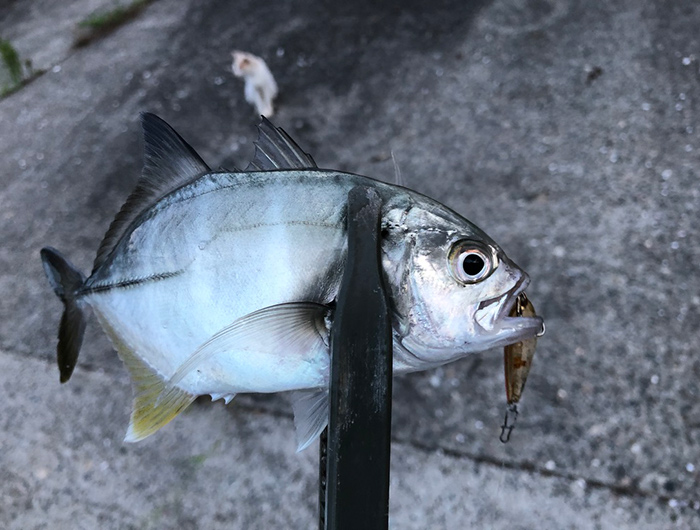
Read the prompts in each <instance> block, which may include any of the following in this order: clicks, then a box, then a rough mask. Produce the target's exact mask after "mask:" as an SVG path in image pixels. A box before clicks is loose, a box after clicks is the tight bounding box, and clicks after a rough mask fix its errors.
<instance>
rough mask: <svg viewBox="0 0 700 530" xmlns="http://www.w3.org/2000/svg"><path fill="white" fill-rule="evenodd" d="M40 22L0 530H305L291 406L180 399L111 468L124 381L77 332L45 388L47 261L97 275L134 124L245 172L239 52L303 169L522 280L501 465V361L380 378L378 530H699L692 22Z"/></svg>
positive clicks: (2, 175) (8, 296)
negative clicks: (524, 346) (356, 180)
mask: <svg viewBox="0 0 700 530" xmlns="http://www.w3.org/2000/svg"><path fill="white" fill-rule="evenodd" d="M54 4H55V3H54V2H49V1H48V0H46V1H36V2H28V0H14V1H12V2H6V3H5V4H3V5H2V6H0V37H2V38H4V39H7V40H10V41H11V42H12V43H13V44H14V45H15V46H16V48H17V50H18V52H19V54H20V56H21V57H22V58H30V59H32V62H33V64H34V65H35V66H36V67H37V68H42V69H45V70H46V73H44V74H43V75H40V76H38V77H37V78H36V79H34V80H33V81H32V82H30V83H28V84H27V85H25V86H24V87H23V88H22V89H21V90H19V91H17V92H15V93H14V94H12V95H10V96H8V97H6V98H4V99H2V100H0V140H1V141H0V179H2V180H1V182H2V184H3V186H2V187H1V189H0V238H1V239H0V241H1V242H2V246H1V247H0V248H1V250H0V293H2V297H1V298H0V365H1V366H2V368H1V369H0V399H2V401H3V403H4V404H5V406H4V407H3V411H2V412H1V413H0V422H1V424H2V426H3V428H2V430H0V527H3V528H4V527H7V528H22V529H25V528H27V529H28V528H48V527H51V528H312V527H314V524H315V522H314V516H315V510H316V507H315V502H316V478H317V477H316V453H315V449H314V448H312V449H309V450H307V451H306V452H304V453H301V454H299V455H297V454H295V453H294V447H293V436H292V423H291V416H290V412H289V407H288V405H287V403H286V401H285V399H284V398H283V397H277V396H273V397H269V396H259V397H242V398H240V399H239V398H236V400H234V402H233V403H231V405H229V406H228V407H224V406H222V405H221V404H220V403H215V404H210V403H208V402H207V401H206V400H202V401H198V402H197V403H196V404H195V405H194V406H193V407H192V408H191V410H189V411H188V412H187V413H186V414H184V415H183V416H182V417H179V418H177V419H176V420H175V421H173V422H172V423H171V424H170V425H169V426H167V427H166V428H164V429H163V430H162V431H160V432H159V433H157V434H156V435H154V436H153V437H151V438H149V439H148V440H146V441H144V442H142V443H139V444H136V445H127V444H123V442H122V441H121V440H122V438H123V435H124V432H125V429H126V424H127V418H128V411H129V405H130V395H129V390H128V377H127V375H126V373H125V371H124V369H123V367H122V366H121V363H120V362H119V361H118V359H117V357H116V355H115V354H114V353H113V351H112V349H111V347H110V346H109V344H108V343H107V341H106V339H105V338H104V337H103V335H102V333H101V331H100V330H99V326H98V325H97V323H96V322H95V321H91V323H90V328H89V330H88V335H87V337H86V343H85V345H84V347H83V353H82V357H81V359H80V362H79V367H78V369H77V370H76V373H75V374H74V376H73V378H72V380H71V381H70V383H69V384H67V385H60V384H59V382H58V371H57V369H56V367H55V359H54V355H55V354H54V349H55V333H56V329H57V324H58V320H59V318H60V311H61V307H60V303H59V301H58V300H57V299H55V297H54V295H53V294H52V293H51V291H50V289H49V287H48V284H47V282H46V280H45V278H44V276H43V272H42V270H41V266H40V261H39V257H38V251H39V249H40V248H41V247H42V246H45V245H47V244H50V245H52V246H55V247H56V248H58V249H60V250H61V251H62V252H63V253H65V254H66V255H67V256H69V257H70V258H71V260H72V261H73V262H74V263H75V264H76V265H78V266H79V267H80V268H82V269H83V270H86V271H87V270H88V269H89V268H90V265H91V263H92V260H93V258H94V253H95V251H96V249H97V246H98V244H99V241H100V240H101V238H102V236H103V234H104V232H105V231H106V229H107V227H108V225H109V222H110V221H111V219H112V217H113V216H114V214H115V213H116V211H117V210H118V209H119V207H120V206H121V204H122V202H123V201H124V199H125V198H126V196H127V195H128V193H129V191H130V190H131V188H132V187H133V185H134V183H135V181H136V179H137V177H138V174H139V171H140V164H141V149H142V147H141V139H140V131H139V125H138V113H139V112H141V111H146V110H148V111H152V112H155V113H157V114H159V115H161V116H162V117H163V118H164V119H166V120H167V121H168V122H170V123H171V124H172V125H173V126H174V127H175V128H176V129H177V130H178V131H179V132H180V133H181V134H182V135H183V136H184V137H185V138H186V139H187V140H188V141H189V142H190V143H191V144H192V145H193V146H194V147H195V149H197V150H198V151H199V152H200V154H201V155H202V157H203V158H204V159H205V160H206V161H207V162H208V163H209V165H210V166H214V167H215V166H217V165H224V166H227V165H239V166H245V164H246V161H247V159H249V158H250V156H251V154H252V139H253V138H254V124H255V123H256V118H255V115H254V112H253V109H252V107H250V106H249V105H248V104H246V103H245V101H244V100H243V90H242V83H240V82H239V80H237V79H235V78H233V76H232V74H231V73H230V70H229V58H230V56H229V52H230V50H231V49H233V48H239V49H244V50H249V51H252V52H254V53H256V54H258V55H261V56H263V57H264V58H265V59H266V60H267V61H268V64H269V65H270V68H271V70H272V71H273V73H274V74H275V76H276V78H277V81H278V84H279V85H280V94H281V95H280V98H279V101H278V103H279V105H278V107H279V112H278V113H277V115H276V116H275V118H274V121H275V123H276V124H277V125H280V126H282V127H284V128H285V129H286V130H287V131H288V132H289V133H290V134H292V136H294V137H295V138H296V139H297V141H298V142H299V143H300V144H301V145H302V146H303V147H304V148H305V149H306V150H307V151H309V152H310V153H312V154H313V155H314V157H315V159H316V161H317V162H318V163H319V165H320V166H322V167H332V168H337V169H342V170H349V171H353V172H357V173H361V174H366V175H369V176H374V177H377V178H382V179H387V180H390V179H392V178H393V167H392V162H391V156H390V153H391V152H392V151H393V153H394V155H395V157H396V159H397V161H398V163H399V165H400V168H401V172H402V174H403V176H404V178H405V180H406V181H407V184H408V185H409V186H410V187H413V188H415V189H417V190H419V191H421V192H424V193H426V194H428V195H430V196H432V197H434V198H436V199H438V200H441V201H443V202H445V203H446V204H448V205H449V206H451V207H453V208H454V209H456V210H457V211H459V212H460V213H463V214H464V215H466V216H467V217H468V218H469V219H471V220H472V221H474V222H476V223H477V224H478V225H479V226H481V227H482V228H484V229H485V230H486V231H487V232H488V233H489V234H490V235H491V236H492V237H493V238H494V239H495V240H496V241H498V242H499V243H500V244H501V246H503V247H504V249H505V250H506V252H507V253H508V254H509V256H510V257H512V258H513V259H514V260H515V261H516V262H517V263H519V264H520V265H522V266H523V267H524V268H525V269H526V270H527V271H528V272H529V274H530V276H531V277H532V286H531V288H530V289H529V290H528V293H529V294H530V298H531V299H532V300H533V302H534V304H535V306H536V307H537V309H538V312H539V313H541V314H542V315H543V316H544V317H545V319H546V321H547V330H548V331H547V335H546V336H545V338H543V339H542V340H541V341H540V344H539V346H538V352H537V356H536V358H535V364H534V368H533V372H532V373H531V375H530V379H529V380H528V388H527V390H526V393H525V397H524V398H523V405H522V413H521V416H520V418H519V423H518V426H517V427H516V430H515V431H514V432H513V436H512V440H511V442H510V443H509V444H507V445H502V444H500V442H499V441H498V433H499V425H500V423H501V421H502V413H503V408H504V395H503V380H502V379H503V375H502V357H501V353H500V352H498V351H492V352H488V353H485V354H483V355H479V356H474V357H472V358H469V359H465V360H463V361H460V362H457V363H454V364H452V365H448V366H445V367H444V368H441V369H438V370H434V371H430V372H426V373H423V374H413V375H411V376H408V377H403V378H399V379H397V380H396V382H395V387H394V419H395V421H394V431H393V432H394V440H395V441H394V444H393V461H392V477H393V478H392V488H393V489H392V505H391V520H392V526H393V527H395V528H416V529H419V528H509V529H514V528H523V529H526V528H527V529H529V528H552V529H560V528H576V529H578V528H654V529H656V528H698V527H700V494H699V493H698V491H700V451H699V445H700V396H699V391H698V384H697V381H698V378H699V377H700V358H699V357H698V355H697V353H696V349H695V347H694V346H695V345H696V343H697V342H698V340H699V339H700V319H699V318H698V309H699V308H700V282H699V281H698V273H697V271H698V267H697V264H698V263H700V240H699V237H698V233H697V229H695V230H694V228H696V227H697V224H698V209H699V208H700V184H699V183H698V179H697V168H698V167H700V165H699V162H700V160H699V159H700V142H699V141H698V135H699V134H700V130H699V129H698V127H700V124H698V117H699V116H700V114H699V110H698V102H699V99H700V37H698V32H697V27H699V25H700V6H699V5H697V4H696V3H691V2H681V1H678V2H653V1H651V0H616V1H613V2H605V3H603V2H600V3H588V2H587V3H583V2H575V1H573V0H558V1H554V0H539V1H535V0H531V1H523V0H503V1H493V2H490V1H481V2H456V1H447V0H445V1H438V2H431V3H430V5H429V7H428V6H425V5H424V4H425V3H424V2H418V1H415V2H414V1H411V2H405V3H403V4H402V8H401V9H398V8H396V9H394V8H389V7H376V6H375V7H370V5H369V4H366V3H363V2H360V3H353V4H351V3H348V4H347V5H331V4H327V3H307V4H299V3H293V2H279V3H275V4H269V3H261V2H237V3H232V2H226V1H224V0H209V1H206V2H195V1H194V0H190V1H179V2H178V1H175V0H158V1H156V2H154V3H153V4H152V5H150V6H149V7H148V8H146V9H145V10H144V11H143V12H142V13H141V14H140V15H139V16H138V17H136V18H135V19H134V20H132V21H130V22H129V23H127V24H125V25H124V26H122V27H120V28H119V29H117V30H116V31H115V32H113V33H111V34H109V35H106V36H105V37H104V38H101V39H99V40H95V41H94V42H92V43H90V44H89V45H88V46H86V47H83V48H80V49H74V48H72V47H71V43H72V42H74V39H75V38H76V34H77V33H76V31H77V30H76V26H77V24H78V22H79V21H80V20H81V19H82V17H83V16H84V15H87V14H89V13H90V11H91V10H93V9H96V8H97V7H99V6H112V5H115V4H116V2H114V1H109V0H101V1H97V0H72V1H67V2H63V3H61V8H58V7H56V6H55V5H54ZM234 4H235V5H234ZM29 5H31V6H32V8H31V9H30V8H28V6H29Z"/></svg>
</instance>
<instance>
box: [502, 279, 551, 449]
mask: <svg viewBox="0 0 700 530" xmlns="http://www.w3.org/2000/svg"><path fill="white" fill-rule="evenodd" d="M510 316H511V317H523V316H524V317H535V316H537V313H536V312H535V306H533V305H532V302H530V299H529V298H528V297H527V295H526V294H525V292H524V291H523V292H521V293H520V294H519V295H518V298H517V301H516V302H515V305H513V307H512V309H511V310H510ZM544 330H545V328H544V323H543V325H542V329H541V330H540V332H539V333H537V334H536V335H535V336H534V337H530V338H526V339H523V340H521V341H518V342H515V343H513V344H509V345H507V346H505V347H504V348H503V367H504V371H505V382H506V402H507V408H506V415H505V419H504V420H503V425H502V426H501V435H500V440H501V442H503V443H508V440H510V434H511V432H512V431H513V428H514V427H515V421H516V420H517V418H518V403H519V402H520V398H521V397H522V395H523V392H524V390H525V382H526V381H527V376H528V374H529V373H530V369H531V368H532V360H533V359H534V357H535V349H536V347H537V339H538V338H539V337H541V336H542V335H544Z"/></svg>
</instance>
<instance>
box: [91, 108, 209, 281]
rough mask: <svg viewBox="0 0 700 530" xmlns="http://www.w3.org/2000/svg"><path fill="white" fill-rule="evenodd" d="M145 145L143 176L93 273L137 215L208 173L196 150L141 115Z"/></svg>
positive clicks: (169, 129)
mask: <svg viewBox="0 0 700 530" xmlns="http://www.w3.org/2000/svg"><path fill="white" fill-rule="evenodd" d="M141 125H142V126H143V135H144V141H145V157H144V165H143V172H142V174H141V178H140V179H139V181H138V184H137V185H136V188H135V189H134V191H133V192H131V195H129V198H128V199H127V200H126V202H125V203H124V206H122V209H121V210H120V211H119V213H118V214H117V216H116V217H115V218H114V221H112V224H111V225H110V227H109V230H107V234H106V235H105V237H104V239H103V240H102V243H101V244H100V248H99V249H98V251H97V257H96V258H95V264H94V267H93V271H94V270H97V269H98V268H99V267H100V265H102V264H103V263H104V262H105V261H106V259H107V257H108V256H109V254H110V253H111V252H112V250H114V248H115V247H116V246H117V244H118V243H119V241H120V240H121V238H122V236H123V235H124V233H125V232H126V231H127V230H128V228H129V226H130V225H131V223H132V222H133V221H134V219H136V218H137V217H138V215H139V214H140V213H141V212H143V211H145V210H146V209H147V208H149V207H151V206H153V205H154V204H155V203H156V202H158V201H159V200H160V199H162V198H163V197H165V196H166V195H167V194H168V193H170V192H171V191H174V190H176V189H177V188H179V187H181V186H184V185H185V184H188V183H189V182H192V181H193V180H195V179H196V178H198V177H200V176H201V175H203V174H205V173H208V172H209V171H210V169H209V167H208V166H207V165H206V164H205V163H204V161H203V160H202V159H201V158H200V157H199V155H198V154H197V153H196V152H195V150H194V149H193V148H192V147H191V146H190V145H189V144H188V143H187V142H186V141H185V140H183V139H182V137H181V136H180V135H179V134H177V133H176V132H175V130H174V129H173V128H172V127H170V125H168V124H167V123H165V122H164V121H163V120H161V119H160V118H159V117H158V116H156V115H155V114H150V113H148V112H145V113H143V114H142V115H141Z"/></svg>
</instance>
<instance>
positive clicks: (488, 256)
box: [448, 239, 498, 285]
mask: <svg viewBox="0 0 700 530" xmlns="http://www.w3.org/2000/svg"><path fill="white" fill-rule="evenodd" d="M448 261H449V265H450V271H451V272H452V276H454V278H455V279H456V280H457V281H458V282H460V283H462V284H467V285H468V284H472V283H478V282H480V281H483V280H485V279H486V278H488V277H489V276H490V275H491V273H492V272H493V271H494V270H495V269H496V266H497V265H498V262H497V261H496V257H495V254H494V253H493V251H492V250H491V249H490V248H489V247H487V246H486V245H484V244H482V243H479V242H477V241H470V240H467V239H463V240H460V241H457V242H456V243H454V244H453V245H452V248H451V249H450V253H449V255H448Z"/></svg>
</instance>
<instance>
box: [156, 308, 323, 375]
mask: <svg viewBox="0 0 700 530" xmlns="http://www.w3.org/2000/svg"><path fill="white" fill-rule="evenodd" d="M329 314H330V309H329V308H328V307H327V306H325V305H322V304H316V303H313V302H294V303H288V304H279V305H274V306H270V307H266V308H264V309H260V310H259V311H255V312H253V313H250V314H248V315H245V316H243V317H241V318H239V319H237V320H235V321H234V322H233V323H232V324H231V325H230V326H227V327H225V328H224V329H222V330H221V331H219V332H218V333H217V334H215V335H214V336H213V337H212V338H211V339H209V340H208V341H207V342H205V343H204V344H202V345H201V346H200V347H199V348H198V349H197V350H196V351H195V352H194V353H193V354H192V355H191V356H190V357H189V359H187V360H186V361H185V362H184V363H183V364H182V365H181V366H180V367H179V368H178V369H177V370H176V371H175V373H174V374H173V375H172V377H171V378H170V380H169V381H168V383H167V386H168V387H169V388H172V387H175V385H177V384H178V383H179V382H180V381H182V379H183V378H185V377H186V376H187V375H188V374H190V373H191V372H192V371H193V370H195V369H196V368H197V367H198V366H200V365H201V363H203V362H205V361H207V360H208V359H211V358H213V357H215V356H217V355H225V354H228V353H231V352H236V351H245V350H250V351H268V352H279V353H280V355H291V354H293V353H299V354H300V355H301V354H304V353H306V352H311V351H315V350H318V349H327V348H328V329H327V327H326V324H325V319H326V317H327V316H328V315H329ZM233 376H234V377H235V374H233Z"/></svg>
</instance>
